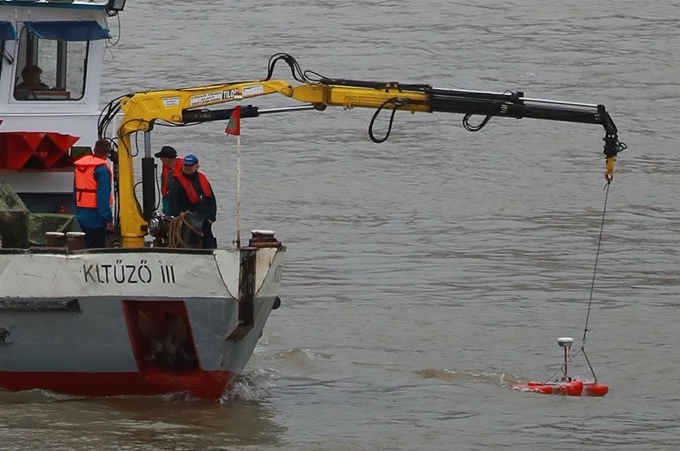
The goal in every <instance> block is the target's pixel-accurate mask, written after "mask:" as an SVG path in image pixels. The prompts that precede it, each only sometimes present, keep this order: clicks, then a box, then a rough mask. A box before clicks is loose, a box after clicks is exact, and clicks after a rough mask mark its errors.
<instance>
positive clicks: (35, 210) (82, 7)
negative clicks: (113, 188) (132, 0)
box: [0, 0, 117, 248]
mask: <svg viewBox="0 0 680 451" xmlns="http://www.w3.org/2000/svg"><path fill="white" fill-rule="evenodd" d="M108 3H109V2H106V1H92V0H86V1H84V0H37V1H36V0H34V1H27V0H22V1H18V0H4V1H0V39H1V42H0V53H1V58H0V63H1V64H0V121H1V122H0V236H2V247H4V248H8V247H9V248H26V247H35V246H44V245H46V241H45V232H48V231H64V232H66V231H76V230H77V224H76V221H75V219H74V217H73V214H74V213H75V205H74V198H73V162H74V161H75V159H77V158H78V157H80V156H82V155H83V154H86V153H89V152H91V148H92V146H93V145H94V142H95V141H96V139H97V120H98V117H99V111H100V110H99V92H100V79H101V69H102V61H103V57H104V51H105V49H106V46H107V44H108V42H109V41H108V40H109V39H110V38H111V35H110V34H109V31H108V28H109V27H108V24H107V20H111V21H112V22H114V21H116V20H117V18H113V19H112V17H114V16H115V13H112V12H111V10H110V8H109V6H108Z"/></svg>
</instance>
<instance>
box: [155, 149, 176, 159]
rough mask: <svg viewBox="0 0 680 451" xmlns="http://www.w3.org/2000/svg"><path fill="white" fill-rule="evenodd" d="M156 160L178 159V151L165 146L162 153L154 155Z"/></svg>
mask: <svg viewBox="0 0 680 451" xmlns="http://www.w3.org/2000/svg"><path fill="white" fill-rule="evenodd" d="M154 156H155V157H156V158H177V151H176V150H175V148H174V147H170V146H163V147H161V151H160V152H156V154H155V155H154Z"/></svg>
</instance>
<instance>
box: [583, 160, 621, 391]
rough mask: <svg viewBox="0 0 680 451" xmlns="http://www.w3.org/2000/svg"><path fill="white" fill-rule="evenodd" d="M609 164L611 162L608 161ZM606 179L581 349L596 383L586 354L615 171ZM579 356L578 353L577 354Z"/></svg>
mask: <svg viewBox="0 0 680 451" xmlns="http://www.w3.org/2000/svg"><path fill="white" fill-rule="evenodd" d="M608 163H609V161H608ZM605 178H606V179H607V185H606V186H605V187H604V190H605V195H604V208H603V209H602V221H601V223H600V236H599V237H598V239H597V252H596V253H595V267H594V268H593V279H592V282H591V284H590V298H589V299H588V310H587V313H586V324H585V326H584V327H583V340H582V343H581V349H580V350H579V352H583V356H584V357H585V358H586V362H588V367H589V368H590V372H591V373H592V374H593V379H594V380H595V382H597V376H595V370H593V366H592V365H591V364H590V360H589V359H588V355H587V354H586V337H587V335H588V321H589V320H590V310H591V307H592V305H593V292H594V291H595V277H596V275H597V263H598V261H599V259H600V247H601V245H602V233H603V231H604V219H605V216H606V213H607V200H608V199H609V186H610V185H611V183H612V180H614V176H613V171H611V172H610V170H609V168H608V170H607V172H606V173H605ZM577 354H578V353H577Z"/></svg>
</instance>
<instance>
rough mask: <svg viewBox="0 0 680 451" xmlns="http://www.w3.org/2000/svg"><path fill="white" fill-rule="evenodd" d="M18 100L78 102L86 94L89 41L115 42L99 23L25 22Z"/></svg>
mask: <svg viewBox="0 0 680 451" xmlns="http://www.w3.org/2000/svg"><path fill="white" fill-rule="evenodd" d="M19 38H20V39H19V61H18V65H17V80H16V84H15V89H14V98H15V99H17V100H78V99H81V98H82V97H83V94H84V93H85V77H86V75H87V74H86V68H87V55H88V48H89V42H90V41H95V40H99V39H111V35H110V34H109V32H108V31H107V30H105V29H104V28H103V27H102V26H101V25H99V24H98V23H97V22H95V21H93V20H91V21H70V22H69V21H53V22H24V28H23V29H22V30H21V36H20V37H19Z"/></svg>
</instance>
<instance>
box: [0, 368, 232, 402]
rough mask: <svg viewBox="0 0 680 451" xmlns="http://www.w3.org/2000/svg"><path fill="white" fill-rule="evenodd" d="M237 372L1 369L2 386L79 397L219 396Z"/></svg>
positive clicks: (216, 397)
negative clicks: (70, 371)
mask: <svg viewBox="0 0 680 451" xmlns="http://www.w3.org/2000/svg"><path fill="white" fill-rule="evenodd" d="M234 378H235V375H234V374H233V373H230V372H228V371H196V372H192V373H184V374H182V373H167V372H164V373H161V372H157V373H156V372H146V373H145V374H142V373H139V372H130V373H67V372H9V371H2V372H0V387H2V388H4V389H6V390H9V391H24V390H33V389H43V390H49V391H53V392H56V393H64V394H69V395H77V396H118V395H142V396H148V395H161V394H166V393H178V392H189V393H191V394H193V395H194V396H197V397H199V398H202V399H209V400H215V399H219V398H220V397H221V396H222V394H223V393H224V391H225V389H226V388H227V385H228V384H231V382H232V381H233V379H234Z"/></svg>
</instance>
